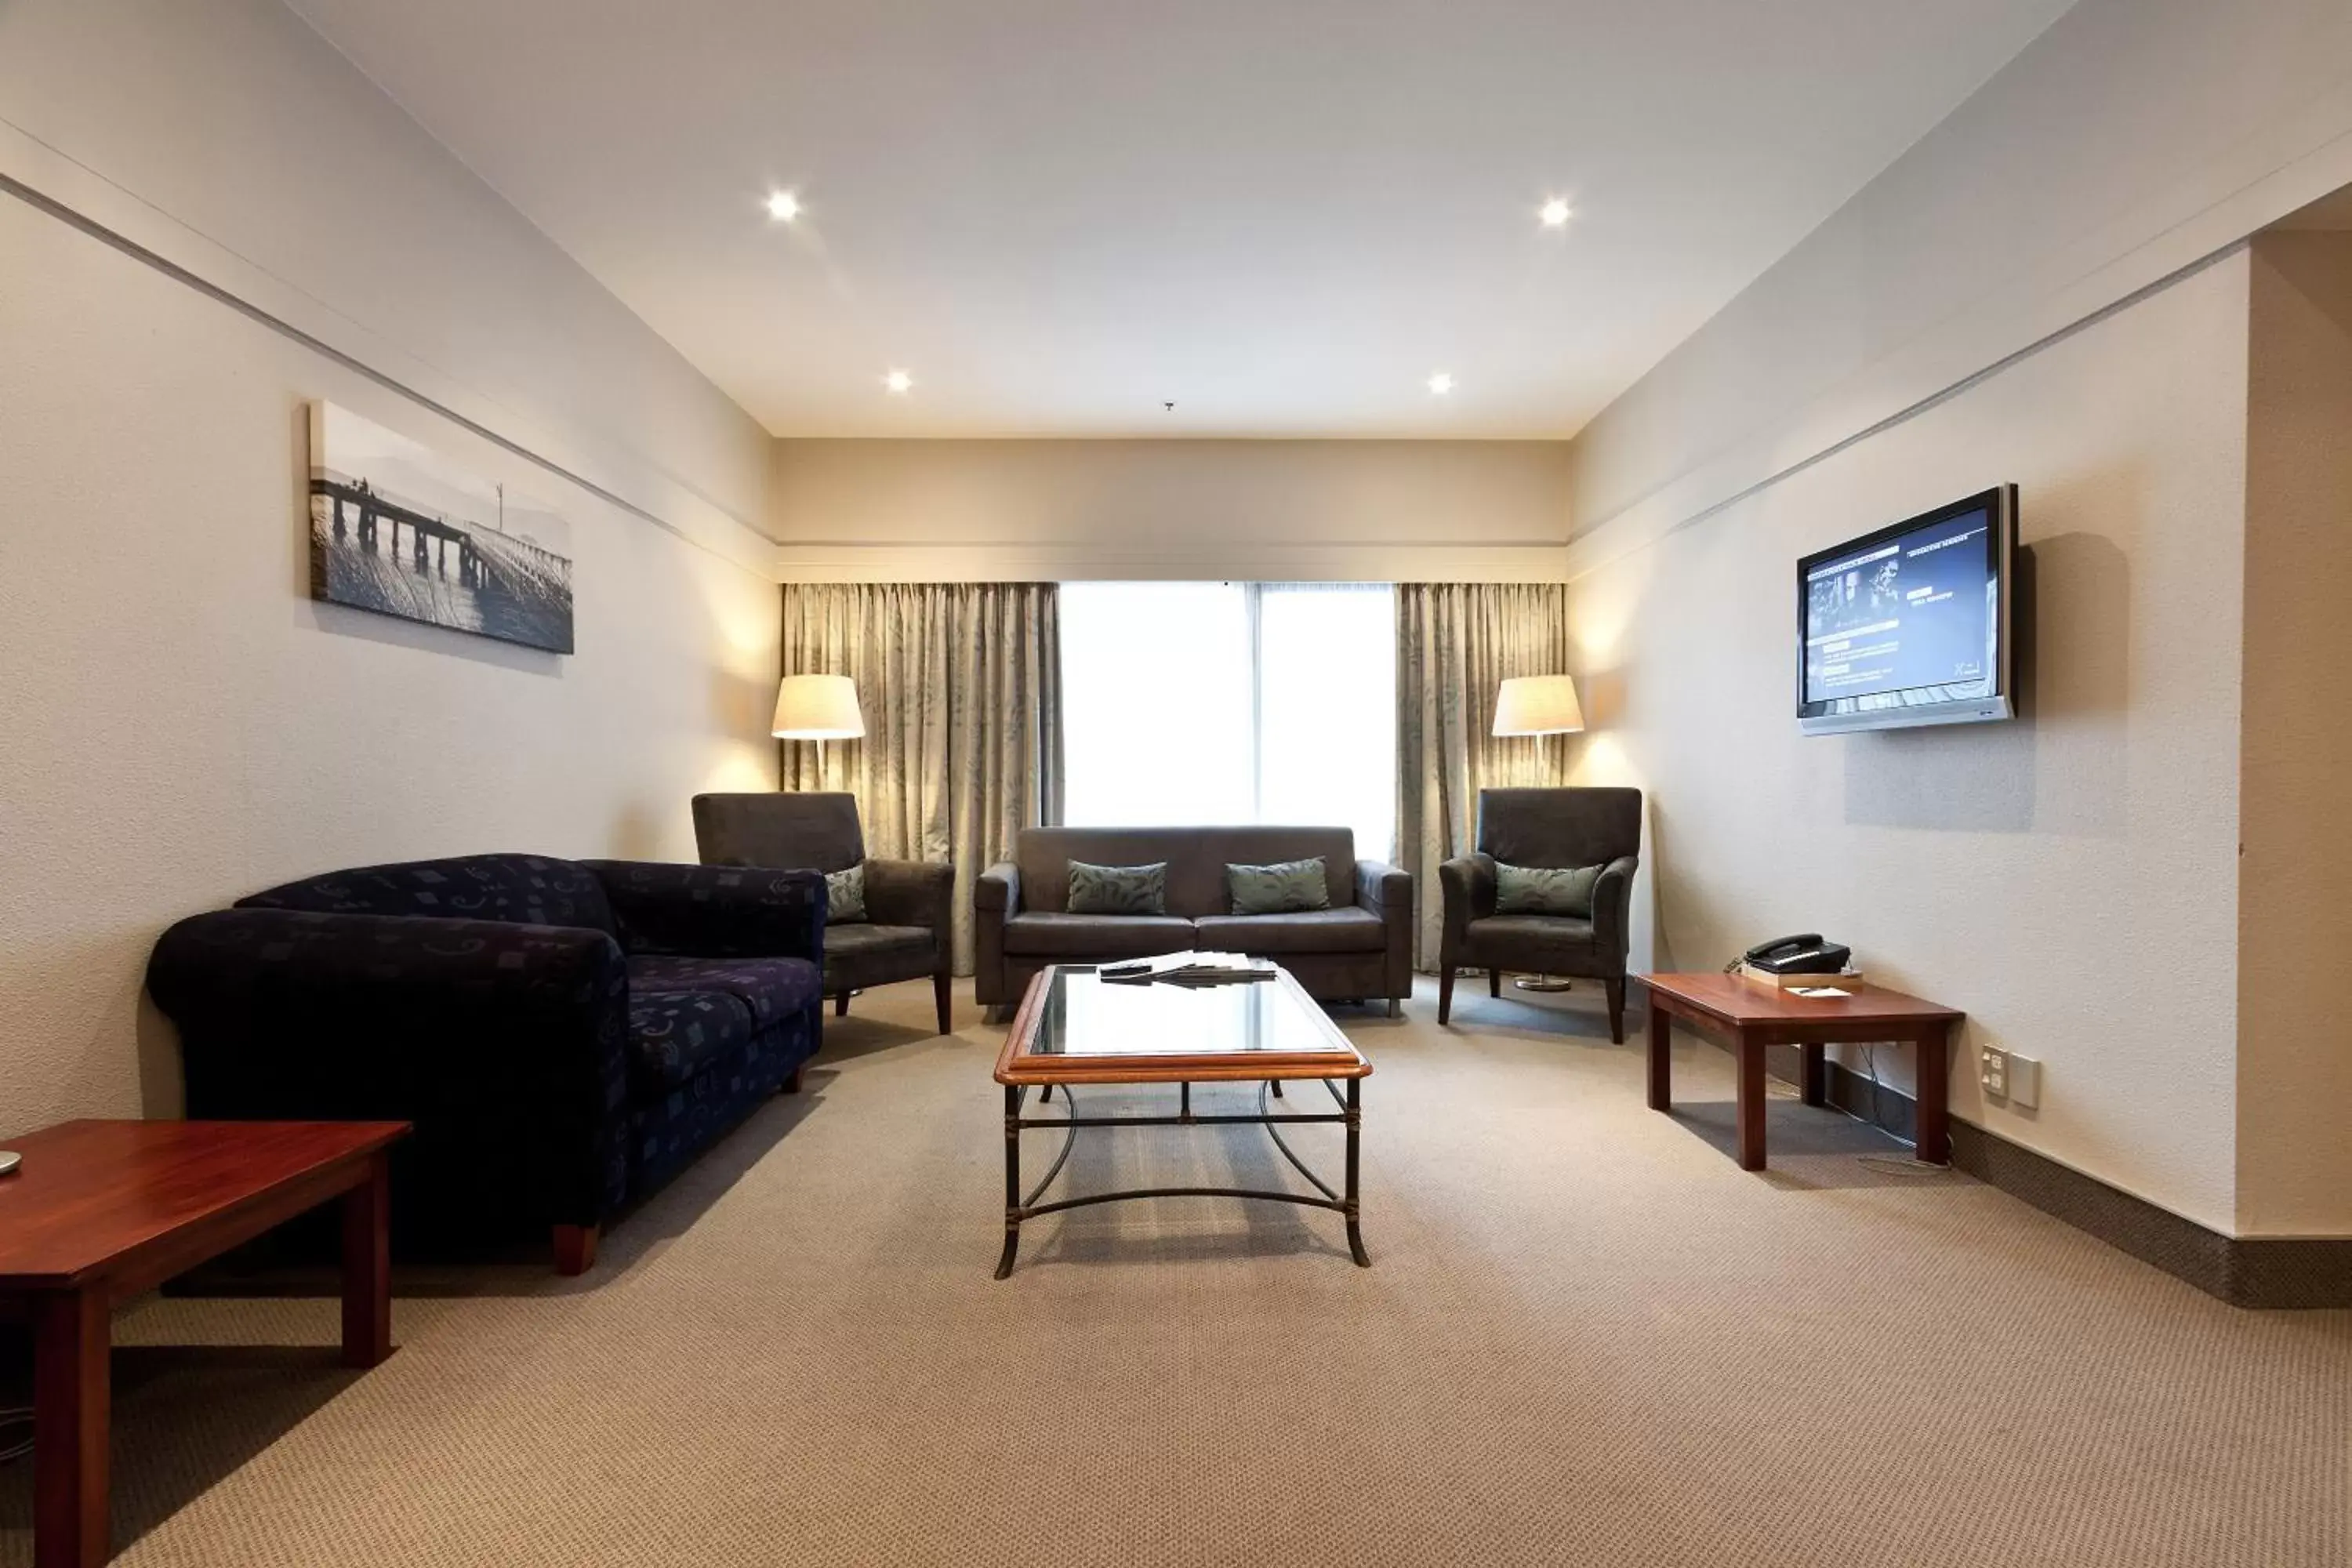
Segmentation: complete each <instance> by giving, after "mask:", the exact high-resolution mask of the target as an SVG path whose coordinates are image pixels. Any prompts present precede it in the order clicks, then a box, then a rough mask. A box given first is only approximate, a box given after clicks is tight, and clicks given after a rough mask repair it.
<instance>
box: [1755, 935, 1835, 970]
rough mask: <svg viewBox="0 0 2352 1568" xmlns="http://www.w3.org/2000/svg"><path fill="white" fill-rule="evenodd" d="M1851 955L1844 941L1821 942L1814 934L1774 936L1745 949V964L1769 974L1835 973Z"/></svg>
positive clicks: (1820, 938) (1820, 936) (1819, 937)
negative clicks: (1767, 940)
mask: <svg viewBox="0 0 2352 1568" xmlns="http://www.w3.org/2000/svg"><path fill="white" fill-rule="evenodd" d="M1852 957H1853V949H1852V948H1850V947H1847V946H1846V945H1845V944H1843V942H1823V941H1822V933H1821V932H1819V931H1804V932H1801V933H1800V934H1798V935H1796V936H1782V937H1775V938H1773V939H1772V940H1771V941H1770V942H1758V943H1757V944H1756V945H1755V946H1754V947H1751V948H1749V949H1748V952H1747V953H1746V954H1745V962H1747V963H1752V964H1754V965H1755V966H1756V967H1757V968H1759V969H1760V970H1763V971H1764V972H1765V973H1768V974H1835V973H1837V972H1838V971H1840V970H1842V969H1843V968H1844V967H1845V966H1846V961H1847V960H1849V959H1851V958H1852Z"/></svg>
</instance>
